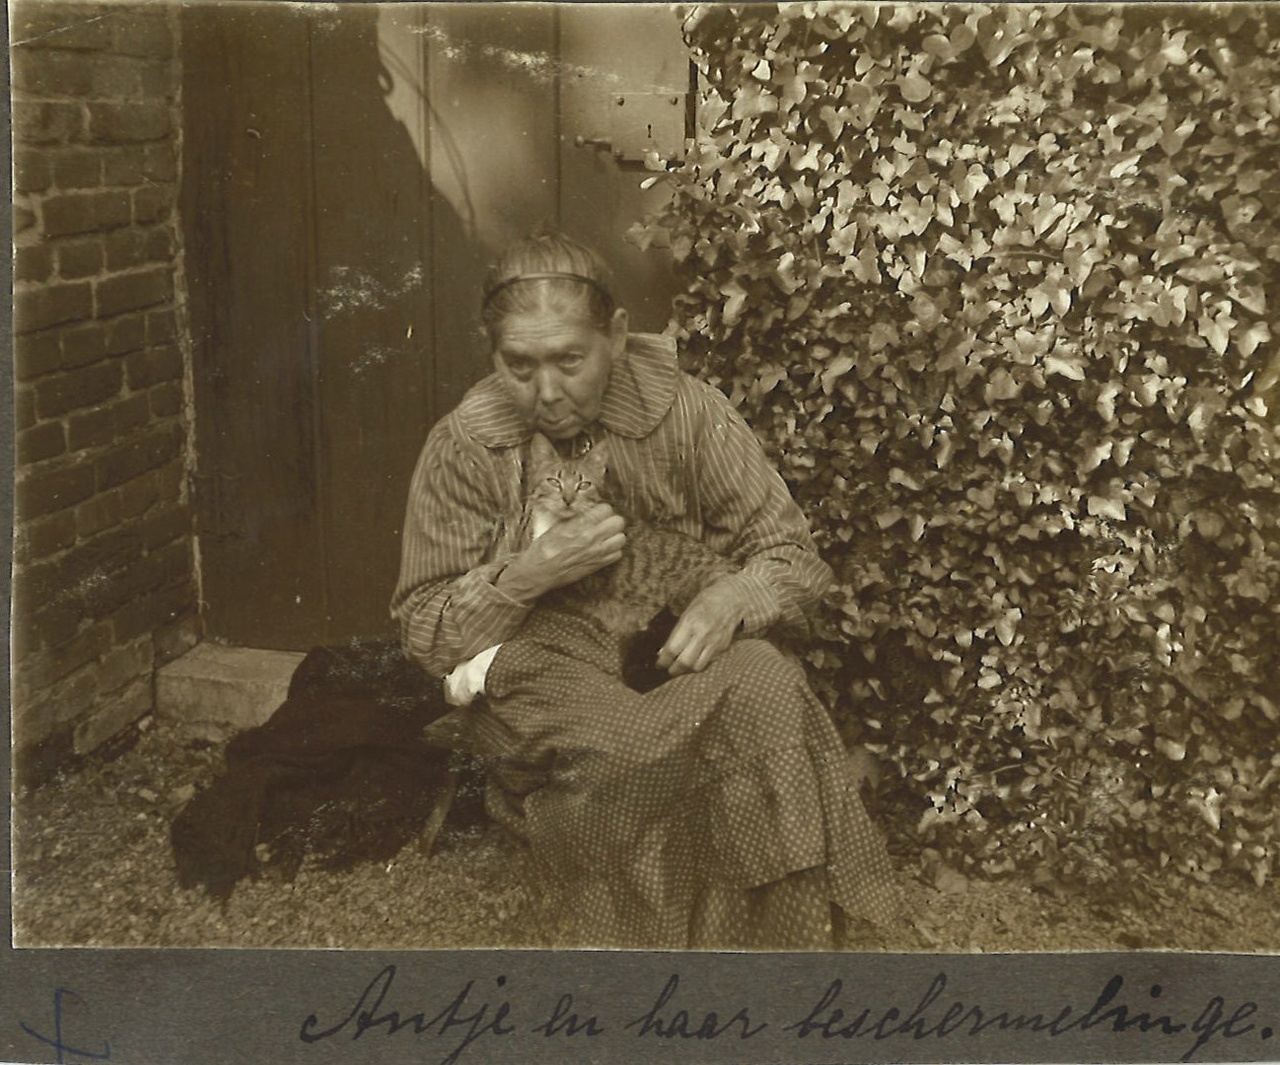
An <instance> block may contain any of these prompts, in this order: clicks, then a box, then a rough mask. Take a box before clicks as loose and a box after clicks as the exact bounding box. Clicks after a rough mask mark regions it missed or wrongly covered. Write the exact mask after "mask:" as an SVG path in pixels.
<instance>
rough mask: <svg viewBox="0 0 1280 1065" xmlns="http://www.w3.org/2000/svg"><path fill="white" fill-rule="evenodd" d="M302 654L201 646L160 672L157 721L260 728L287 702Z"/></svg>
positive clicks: (198, 725) (208, 645)
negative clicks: (294, 672) (285, 700)
mask: <svg viewBox="0 0 1280 1065" xmlns="http://www.w3.org/2000/svg"><path fill="white" fill-rule="evenodd" d="M302 659H303V655H302V653H301V652H294V651H263V650H259V649H257V648H252V647H224V646H222V645H220V644H215V643H201V644H197V645H196V646H195V647H193V648H192V649H191V650H190V651H188V652H187V653H186V654H184V655H183V656H182V657H181V658H178V659H175V660H174V661H172V662H170V663H168V664H167V665H165V666H162V667H161V668H160V669H159V670H158V671H157V673H156V716H157V717H159V718H162V719H167V720H170V721H175V722H178V723H180V724H183V725H187V726H193V727H200V726H218V727H221V728H224V729H227V730H229V731H236V730H239V729H243V728H252V727H253V726H255V725H261V724H262V723H263V722H264V721H266V720H267V718H269V717H270V716H271V714H272V713H273V712H274V711H275V710H276V708H277V707H279V705H280V704H281V703H282V702H284V699H285V695H286V694H288V691H289V679H290V677H292V676H293V671H294V670H295V669H296V668H297V667H298V663H299V662H301V661H302Z"/></svg>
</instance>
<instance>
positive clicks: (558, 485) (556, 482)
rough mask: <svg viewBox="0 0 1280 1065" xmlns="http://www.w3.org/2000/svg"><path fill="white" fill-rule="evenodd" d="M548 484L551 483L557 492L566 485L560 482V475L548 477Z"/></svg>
mask: <svg viewBox="0 0 1280 1065" xmlns="http://www.w3.org/2000/svg"><path fill="white" fill-rule="evenodd" d="M547 484H549V485H551V487H552V488H554V489H555V490H556V491H557V492H558V491H560V489H561V488H563V487H564V485H563V484H561V483H560V478H559V477H548V478H547Z"/></svg>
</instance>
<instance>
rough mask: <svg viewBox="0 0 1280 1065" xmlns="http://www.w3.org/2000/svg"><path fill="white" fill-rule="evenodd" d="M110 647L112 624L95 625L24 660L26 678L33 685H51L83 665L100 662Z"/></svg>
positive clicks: (38, 686) (37, 686) (42, 686)
mask: <svg viewBox="0 0 1280 1065" xmlns="http://www.w3.org/2000/svg"><path fill="white" fill-rule="evenodd" d="M110 646H111V628H110V626H108V625H104V624H98V625H93V626H91V627H90V628H87V629H85V630H84V631H82V632H80V633H78V634H77V635H76V636H74V637H73V638H72V639H70V640H68V641H67V642H66V643H64V644H60V645H59V646H57V647H51V648H49V649H48V650H45V651H41V652H39V653H38V654H35V655H32V656H31V657H30V658H28V659H27V660H26V661H24V663H23V665H24V667H25V668H24V669H23V674H24V676H23V679H24V680H25V681H26V682H27V683H28V684H30V685H31V686H32V687H33V688H37V689H38V688H45V687H48V686H49V685H50V684H52V683H54V682H55V681H58V680H61V679H62V678H63V677H66V676H69V675H70V674H71V673H73V672H75V671H76V670H77V669H79V668H80V667H81V666H85V665H88V664H89V663H90V662H95V661H97V659H98V658H100V657H101V656H102V654H103V653H104V652H105V651H106V650H107V648H109V647H110Z"/></svg>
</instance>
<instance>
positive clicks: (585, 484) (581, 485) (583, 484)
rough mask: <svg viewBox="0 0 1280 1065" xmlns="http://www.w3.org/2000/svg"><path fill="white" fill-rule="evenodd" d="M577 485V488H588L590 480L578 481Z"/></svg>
mask: <svg viewBox="0 0 1280 1065" xmlns="http://www.w3.org/2000/svg"><path fill="white" fill-rule="evenodd" d="M578 487H579V488H590V487H591V482H590V481H579V482H578Z"/></svg>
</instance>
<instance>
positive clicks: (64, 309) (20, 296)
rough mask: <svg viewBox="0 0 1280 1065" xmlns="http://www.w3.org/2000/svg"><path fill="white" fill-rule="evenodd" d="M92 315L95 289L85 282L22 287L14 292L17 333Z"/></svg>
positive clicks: (32, 331)
mask: <svg viewBox="0 0 1280 1065" xmlns="http://www.w3.org/2000/svg"><path fill="white" fill-rule="evenodd" d="M92 315H93V296H92V289H91V288H90V287H89V285H88V284H87V283H85V282H78V283H75V284H67V285H42V286H40V287H39V288H27V289H20V290H19V291H18V292H17V293H15V295H14V309H13V326H14V330H15V331H16V332H18V333H35V332H38V331H39V330H41V329H48V328H49V326H51V325H61V324H62V323H63V322H72V321H75V320H76V319H82V318H89V317H91V316H92Z"/></svg>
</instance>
